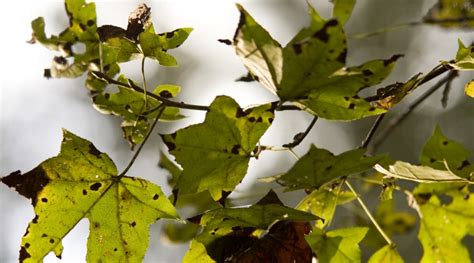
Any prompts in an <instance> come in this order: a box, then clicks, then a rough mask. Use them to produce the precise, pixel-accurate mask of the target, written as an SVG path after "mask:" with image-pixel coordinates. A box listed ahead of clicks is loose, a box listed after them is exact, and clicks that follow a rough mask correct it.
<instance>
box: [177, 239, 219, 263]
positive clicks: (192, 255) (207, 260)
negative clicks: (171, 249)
mask: <svg viewBox="0 0 474 263" xmlns="http://www.w3.org/2000/svg"><path fill="white" fill-rule="evenodd" d="M195 262H196V263H214V262H215V261H214V260H213V259H212V258H211V257H210V256H209V255H207V251H206V247H205V246H204V245H203V244H201V243H199V242H198V241H196V240H193V241H191V244H190V245H189V250H188V252H186V254H185V255H184V258H183V263H195Z"/></svg>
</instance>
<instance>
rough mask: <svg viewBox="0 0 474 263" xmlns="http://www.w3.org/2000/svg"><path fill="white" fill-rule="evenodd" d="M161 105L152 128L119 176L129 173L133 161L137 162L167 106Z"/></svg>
mask: <svg viewBox="0 0 474 263" xmlns="http://www.w3.org/2000/svg"><path fill="white" fill-rule="evenodd" d="M160 107H162V109H161V110H160V112H159V113H158V115H157V116H156V119H155V120H154V121H153V124H152V125H151V126H150V129H149V130H148V133H147V134H146V135H145V138H144V139H143V142H142V143H141V144H140V146H139V147H138V149H137V151H136V152H135V154H134V155H133V156H132V159H131V160H130V162H129V163H128V165H127V167H125V169H124V170H123V171H122V172H121V173H120V174H119V176H118V177H119V178H122V177H124V176H125V174H127V172H128V170H130V168H131V167H132V165H133V163H135V160H136V159H137V157H138V155H139V154H140V152H141V150H142V149H143V146H144V145H145V143H146V141H147V140H148V138H149V137H150V135H151V133H152V132H153V129H154V128H155V126H156V124H157V123H158V120H159V119H160V117H161V114H162V113H163V111H164V110H165V107H164V103H163V104H161V105H160Z"/></svg>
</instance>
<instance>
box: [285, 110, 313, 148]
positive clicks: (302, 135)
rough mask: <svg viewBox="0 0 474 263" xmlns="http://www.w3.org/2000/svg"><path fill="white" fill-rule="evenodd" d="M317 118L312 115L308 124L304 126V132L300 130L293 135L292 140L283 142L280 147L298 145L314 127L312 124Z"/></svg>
mask: <svg viewBox="0 0 474 263" xmlns="http://www.w3.org/2000/svg"><path fill="white" fill-rule="evenodd" d="M317 120H318V116H314V117H313V120H312V121H311V123H310V124H309V126H308V127H307V128H306V130H305V131H304V132H300V133H298V134H296V135H295V137H293V142H290V143H286V144H283V145H282V147H287V148H294V147H296V146H298V145H299V144H300V143H301V142H302V141H303V140H304V138H305V137H306V136H307V135H308V133H309V132H310V131H311V129H312V128H313V127H314V124H316V121H317Z"/></svg>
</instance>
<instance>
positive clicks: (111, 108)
mask: <svg viewBox="0 0 474 263" xmlns="http://www.w3.org/2000/svg"><path fill="white" fill-rule="evenodd" d="M118 80H119V81H120V82H123V83H130V82H131V80H129V79H126V78H125V77H124V76H123V75H122V76H120V77H119V79H118ZM117 88H118V90H119V92H118V93H101V94H97V95H95V96H94V97H93V98H92V101H93V103H94V107H95V108H96V109H97V110H99V111H100V112H102V113H104V114H112V115H116V116H121V117H122V118H123V122H122V130H123V132H124V138H125V139H127V140H128V141H129V142H130V144H131V145H132V146H134V145H136V144H140V143H141V142H142V141H143V139H144V138H145V135H146V134H147V132H148V129H149V127H150V125H151V122H152V121H153V120H154V119H155V118H156V117H157V116H158V113H159V110H158V107H159V106H160V105H161V104H162V103H161V101H159V100H157V99H156V98H153V97H151V96H147V98H146V99H145V95H144V94H143V93H141V92H138V91H135V90H132V89H130V88H126V87H122V86H118V87H117ZM180 90H181V88H180V87H179V86H175V85H169V84H164V85H160V86H158V87H157V88H156V89H155V90H154V91H153V93H154V94H156V95H159V96H162V97H167V98H171V97H175V96H177V95H178V93H179V91H180ZM182 117H183V116H182V115H181V114H180V113H179V109H178V108H174V107H166V108H165V110H164V111H163V113H162V114H161V116H160V120H163V121H172V120H179V119H181V118H182Z"/></svg>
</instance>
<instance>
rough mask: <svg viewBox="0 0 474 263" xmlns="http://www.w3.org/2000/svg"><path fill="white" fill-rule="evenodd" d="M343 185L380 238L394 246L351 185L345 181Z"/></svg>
mask: <svg viewBox="0 0 474 263" xmlns="http://www.w3.org/2000/svg"><path fill="white" fill-rule="evenodd" d="M345 183H346V186H347V187H348V188H349V190H351V192H352V193H353V194H354V195H355V197H356V199H357V201H358V202H359V204H360V206H361V207H362V209H363V210H364V212H365V214H366V215H367V217H369V219H370V221H371V222H372V224H373V225H374V226H375V228H376V229H377V230H378V231H379V233H380V235H382V237H383V238H384V239H385V241H387V243H388V244H389V245H394V243H393V241H392V240H391V239H390V238H389V237H388V235H387V234H386V233H385V232H384V231H383V229H382V228H381V227H380V225H379V223H377V220H375V218H374V217H373V216H372V214H371V213H370V211H369V209H368V208H367V206H366V205H365V203H364V201H363V200H362V199H361V198H360V196H359V194H358V193H357V192H356V191H355V190H354V188H353V187H352V185H351V183H349V182H348V181H347V180H346V181H345Z"/></svg>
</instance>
